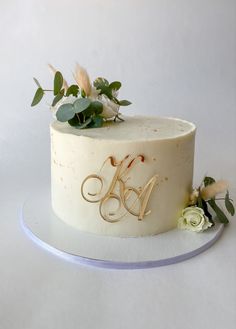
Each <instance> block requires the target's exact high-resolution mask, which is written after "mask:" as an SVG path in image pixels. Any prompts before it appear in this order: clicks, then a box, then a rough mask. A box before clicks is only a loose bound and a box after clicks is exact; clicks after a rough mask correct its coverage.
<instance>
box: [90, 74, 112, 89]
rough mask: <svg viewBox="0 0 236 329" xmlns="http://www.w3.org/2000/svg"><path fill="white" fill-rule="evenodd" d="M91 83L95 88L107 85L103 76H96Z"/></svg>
mask: <svg viewBox="0 0 236 329" xmlns="http://www.w3.org/2000/svg"><path fill="white" fill-rule="evenodd" d="M93 85H94V87H95V88H96V89H101V88H103V87H104V86H106V87H109V82H108V81H107V80H106V79H105V78H101V77H99V78H97V79H95V80H94V82H93Z"/></svg>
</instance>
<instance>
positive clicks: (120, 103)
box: [119, 99, 132, 106]
mask: <svg viewBox="0 0 236 329" xmlns="http://www.w3.org/2000/svg"><path fill="white" fill-rule="evenodd" d="M130 104H132V103H131V102H130V101H127V100H126V99H124V100H122V101H119V105H120V106H128V105H130Z"/></svg>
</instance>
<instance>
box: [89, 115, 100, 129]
mask: <svg viewBox="0 0 236 329" xmlns="http://www.w3.org/2000/svg"><path fill="white" fill-rule="evenodd" d="M102 125H103V118H102V117H101V116H100V115H96V116H95V117H93V120H92V123H91V124H90V125H89V127H91V128H100V127H102Z"/></svg>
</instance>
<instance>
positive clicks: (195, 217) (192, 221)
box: [178, 207, 212, 232]
mask: <svg viewBox="0 0 236 329" xmlns="http://www.w3.org/2000/svg"><path fill="white" fill-rule="evenodd" d="M211 226H212V223H211V222H210V221H209V219H208V217H207V216H206V215H205V213H204V211H203V209H202V208H199V207H187V208H185V209H184V210H183V211H182V217H180V218H179V220H178V228H180V229H182V230H190V231H195V232H203V231H205V230H206V229H208V227H211Z"/></svg>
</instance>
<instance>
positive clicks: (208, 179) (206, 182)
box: [204, 176, 215, 186]
mask: <svg viewBox="0 0 236 329" xmlns="http://www.w3.org/2000/svg"><path fill="white" fill-rule="evenodd" d="M213 183H215V179H214V178H212V177H210V176H206V177H205V178H204V185H205V186H208V185H211V184H213Z"/></svg>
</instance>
